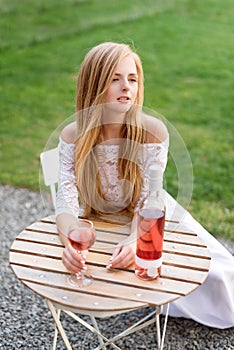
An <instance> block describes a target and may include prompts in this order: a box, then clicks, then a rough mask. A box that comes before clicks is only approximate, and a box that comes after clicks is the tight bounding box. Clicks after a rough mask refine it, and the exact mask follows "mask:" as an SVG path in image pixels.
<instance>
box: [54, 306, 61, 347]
mask: <svg viewBox="0 0 234 350" xmlns="http://www.w3.org/2000/svg"><path fill="white" fill-rule="evenodd" d="M60 314H61V310H60V309H58V310H57V316H58V319H60ZM57 339H58V328H57V326H56V325H55V329H54V341H53V350H56V345H57Z"/></svg>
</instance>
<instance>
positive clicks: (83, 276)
mask: <svg viewBox="0 0 234 350" xmlns="http://www.w3.org/2000/svg"><path fill="white" fill-rule="evenodd" d="M95 236H96V232H95V228H94V226H93V223H92V221H90V220H87V219H78V220H76V221H74V222H73V223H72V224H71V225H70V226H69V229H68V233H67V238H68V240H69V241H70V243H71V245H72V246H73V248H74V249H76V250H77V251H78V252H79V253H80V254H81V256H83V257H84V253H87V251H88V249H89V248H90V247H91V246H92V245H93V244H94V242H95ZM86 270H87V268H86V267H85V265H83V267H82V269H81V270H80V271H79V272H77V273H75V274H72V275H70V276H69V277H68V281H69V283H70V284H71V285H73V286H74V285H75V286H78V287H87V286H88V285H89V284H90V283H92V276H90V275H88V274H87V273H86Z"/></svg>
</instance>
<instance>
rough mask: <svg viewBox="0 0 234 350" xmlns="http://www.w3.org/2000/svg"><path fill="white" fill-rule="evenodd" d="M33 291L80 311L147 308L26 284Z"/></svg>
mask: <svg viewBox="0 0 234 350" xmlns="http://www.w3.org/2000/svg"><path fill="white" fill-rule="evenodd" d="M24 284H25V285H27V286H28V287H29V288H30V289H32V290H33V291H35V290H36V292H37V294H39V295H41V296H43V297H45V298H47V299H48V298H49V299H50V300H52V301H54V302H57V303H59V304H62V305H65V306H70V307H71V308H77V309H80V310H90V311H106V310H112V311H120V310H121V311H122V312H124V310H129V309H130V308H131V309H133V308H139V307H142V306H147V304H146V303H143V302H133V301H132V302H130V301H129V300H123V299H121V297H120V298H118V299H114V298H107V297H101V296H98V295H89V294H84V293H80V292H78V291H70V290H66V291H65V292H64V293H59V294H58V289H57V288H54V287H50V286H47V285H46V286H45V285H41V284H37V283H33V282H27V281H25V282H24Z"/></svg>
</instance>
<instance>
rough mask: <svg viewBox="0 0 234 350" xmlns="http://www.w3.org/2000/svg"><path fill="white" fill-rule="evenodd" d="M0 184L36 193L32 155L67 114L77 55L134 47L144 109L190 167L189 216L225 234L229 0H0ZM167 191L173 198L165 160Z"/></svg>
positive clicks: (229, 202) (228, 222)
mask: <svg viewBox="0 0 234 350" xmlns="http://www.w3.org/2000/svg"><path fill="white" fill-rule="evenodd" d="M0 16H1V21H0V32H1V35H0V67H1V68H0V99H1V116H0V120H1V122H0V164H1V172H0V183H1V184H11V185H13V186H21V187H28V188H30V189H33V190H39V185H38V169H39V154H40V152H41V151H42V150H43V148H44V146H45V144H46V142H47V140H48V139H49V137H50V135H51V133H52V132H53V130H54V129H56V128H57V127H58V125H60V124H61V123H62V122H63V121H64V120H65V119H67V118H68V117H69V116H70V115H71V114H73V113H74V95H75V86H76V75H77V71H78V69H79V65H80V63H81V62H82V59H83V57H84V55H85V53H86V52H87V51H88V49H89V48H91V47H92V46H94V45H96V44H98V43H100V42H102V41H107V40H112V41H119V42H127V43H131V42H133V43H134V46H135V48H136V49H137V51H138V53H139V54H140V56H141V58H142V61H143V66H144V71H145V106H146V107H148V108H150V109H153V110H157V111H158V112H159V113H161V114H163V115H164V116H165V117H166V118H167V120H168V121H169V122H170V123H171V124H173V126H174V127H175V128H176V129H177V131H178V132H179V134H180V135H181V136H182V137H183V139H184V142H185V144H186V147H187V149H188V150H189V152H190V156H191V159H192V163H193V170H194V191H193V198H192V202H191V206H190V211H191V213H192V214H193V215H194V217H195V218H196V219H198V220H199V221H200V222H201V223H202V224H203V225H204V226H205V227H206V228H207V229H208V230H209V231H210V232H211V233H212V234H214V235H216V236H217V235H223V236H225V237H229V238H232V239H234V232H233V229H232V227H233V222H234V214H233V183H234V181H233V180H234V179H233V173H234V171H233V170H234V169H233V163H234V162H233V160H234V151H233V145H232V144H233V117H234V116H233V110H234V106H233V100H234V99H233V97H234V96H233V91H234V90H233V71H234V63H233V62H234V57H233V53H234V47H233V35H232V32H233V31H232V26H233V21H234V6H233V1H232V0H224V1H222V2H220V0H206V1H200V0H174V1H173V0H171V1H162V0H160V1H159V0H152V1H150V0H145V1H143V0H132V1H128V2H126V1H123V0H119V1H101V0H93V1H81V0H80V1H74V0H73V1H72V0H63V1H62V0H60V1H58V0H57V1H55V0H50V1H47V0H40V1H32V0H21V1H18V0H11V1H8V0H0ZM166 180H167V189H168V191H169V192H171V193H172V194H173V195H175V194H176V192H177V177H176V171H175V168H174V165H173V162H172V161H171V160H170V159H169V164H168V167H167V171H166Z"/></svg>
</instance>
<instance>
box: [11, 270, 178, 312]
mask: <svg viewBox="0 0 234 350" xmlns="http://www.w3.org/2000/svg"><path fill="white" fill-rule="evenodd" d="M14 270H15V272H16V273H17V276H18V278H20V279H21V280H24V282H25V281H28V282H34V283H40V284H43V285H49V286H51V287H56V288H58V291H57V293H58V294H64V291H65V290H73V291H76V290H77V291H79V292H80V293H88V294H95V295H99V296H106V297H111V298H119V297H120V296H121V299H124V300H129V301H137V302H142V300H143V302H144V303H148V304H154V305H156V304H157V305H162V304H164V303H167V302H168V299H169V298H170V300H171V301H172V300H175V299H177V298H178V297H180V294H178V295H177V294H175V293H173V294H170V293H166V292H160V291H155V290H146V289H141V288H139V287H135V288H134V287H133V286H131V287H129V286H126V285H118V286H117V287H116V284H113V283H111V282H107V283H103V281H98V280H95V281H94V283H92V284H91V285H89V286H88V287H86V288H85V289H82V288H79V287H76V286H73V285H69V283H68V280H67V279H68V275H65V274H57V273H54V272H48V271H43V270H38V271H37V273H35V270H34V269H30V268H28V269H25V268H24V267H21V266H14Z"/></svg>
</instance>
